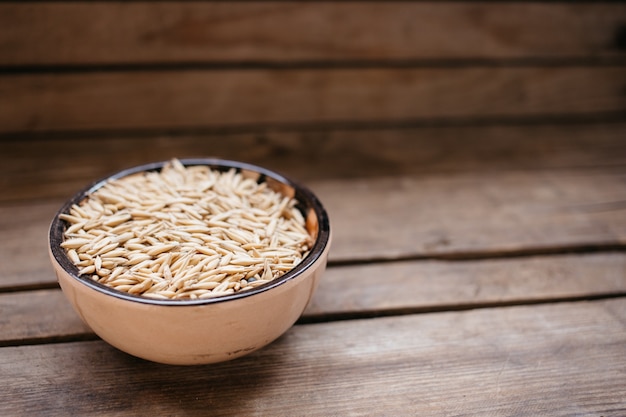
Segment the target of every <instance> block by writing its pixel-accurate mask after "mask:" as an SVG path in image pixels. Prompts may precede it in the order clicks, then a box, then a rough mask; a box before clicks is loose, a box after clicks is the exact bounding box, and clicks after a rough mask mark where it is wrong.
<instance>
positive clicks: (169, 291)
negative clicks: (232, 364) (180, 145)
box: [48, 159, 331, 365]
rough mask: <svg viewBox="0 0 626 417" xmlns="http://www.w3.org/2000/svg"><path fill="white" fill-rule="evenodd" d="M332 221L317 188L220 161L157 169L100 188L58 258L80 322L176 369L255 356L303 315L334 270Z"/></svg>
mask: <svg viewBox="0 0 626 417" xmlns="http://www.w3.org/2000/svg"><path fill="white" fill-rule="evenodd" d="M330 241H331V233H330V223H329V219H328V214H327V212H326V210H325V208H324V207H323V205H322V203H321V202H320V201H319V199H318V198H317V197H316V196H315V195H314V194H313V193H312V192H311V191H310V190H309V189H308V188H306V187H304V186H302V185H300V184H297V183H295V182H294V181H292V180H290V179H288V178H285V177H284V176H282V175H280V174H277V173H275V172H273V171H270V170H267V169H265V168H262V167H258V166H254V165H250V164H246V163H241V162H236V161H226V160H220V159H187V160H177V159H172V160H169V161H163V162H157V163H153V164H148V165H143V166H138V167H134V168H130V169H127V170H124V171H121V172H118V173H116V174H114V175H111V176H109V177H107V178H104V179H101V180H99V181H96V182H95V183H93V184H91V185H89V186H88V187H86V188H84V189H83V190H81V191H80V192H78V193H77V194H75V195H74V196H73V197H72V198H71V199H69V200H68V201H67V202H66V203H65V204H64V205H63V206H62V207H61V208H60V210H59V211H58V212H57V214H56V215H55V216H54V218H53V220H52V223H51V225H50V230H49V239H48V243H49V254H50V259H51V262H52V265H53V267H54V269H55V273H56V275H57V278H58V281H59V284H60V286H61V289H62V291H63V293H64V295H65V296H66V298H67V299H68V301H69V303H70V304H71V305H72V307H73V308H74V310H75V311H76V312H77V313H78V315H79V316H80V318H81V319H82V320H83V321H84V322H85V323H86V324H87V325H88V326H89V327H90V328H91V329H92V330H93V331H94V332H95V333H96V334H97V335H98V336H99V337H101V338H102V339H103V340H104V341H106V342H108V343H109V344H111V345H112V346H114V347H116V348H118V349H119V350H122V351H124V352H126V353H128V354H131V355H134V356H137V357H140V358H143V359H146V360H150V361H154V362H160V363H166V364H176V365H192V364H208V363H215V362H222V361H226V360H230V359H235V358H237V357H240V356H243V355H245V354H248V353H251V352H253V351H255V350H257V349H260V348H262V347H264V346H266V345H267V344H269V343H271V342H272V341H274V340H275V339H277V338H278V337H279V336H281V335H282V334H283V333H285V332H286V331H287V330H288V329H289V328H290V327H291V326H292V325H293V324H294V323H295V322H296V321H297V319H298V318H299V317H300V315H301V314H302V313H303V311H304V309H305V308H306V306H307V304H308V302H309V300H310V299H311V297H312V295H313V293H314V291H315V288H316V286H317V283H318V281H319V279H320V277H321V275H322V274H323V272H324V270H325V268H326V261H327V258H328V252H329V249H330Z"/></svg>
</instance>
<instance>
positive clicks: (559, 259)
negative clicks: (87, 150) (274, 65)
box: [0, 140, 626, 416]
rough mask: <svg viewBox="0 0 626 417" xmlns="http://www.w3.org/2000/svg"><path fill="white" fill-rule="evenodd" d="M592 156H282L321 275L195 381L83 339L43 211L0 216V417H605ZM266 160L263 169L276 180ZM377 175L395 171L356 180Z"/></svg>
mask: <svg viewBox="0 0 626 417" xmlns="http://www.w3.org/2000/svg"><path fill="white" fill-rule="evenodd" d="M284 143H285V142H282V145H283V146H284ZM541 143H543V144H545V142H541ZM595 143H596V144H598V145H601V146H591V145H589V144H584V145H577V144H576V143H572V142H569V141H562V142H559V141H554V142H553V143H552V145H554V147H553V149H552V151H550V152H546V153H543V154H542V156H541V157H540V158H535V156H534V155H535V146H537V145H539V143H538V142H534V141H532V140H529V141H526V142H522V143H519V142H515V143H512V144H509V145H508V146H504V145H501V146H500V148H499V149H497V152H496V154H497V155H498V158H497V159H498V160H499V161H500V164H501V165H502V166H501V167H500V168H498V167H495V166H493V164H486V162H488V160H489V158H490V156H489V154H490V152H492V151H493V150H494V148H492V147H485V149H483V152H482V154H481V152H479V150H480V148H476V147H474V146H469V145H466V146H465V148H464V151H466V152H463V153H462V154H458V155H456V157H455V158H456V159H455V160H454V161H452V160H451V159H449V158H450V156H449V155H442V156H440V157H437V158H435V159H432V158H431V155H432V154H433V152H434V151H437V150H441V149H438V148H437V146H434V145H431V146H430V147H428V146H427V145H426V144H422V145H423V146H421V147H415V146H413V145H414V142H408V143H405V144H404V145H402V144H401V143H396V144H394V145H393V146H388V147H387V148H386V149H383V148H384V147H382V145H383V143H382V142H380V141H379V142H376V141H370V142H365V143H362V144H361V147H360V148H359V149H360V153H359V155H360V156H359V155H356V154H353V156H352V157H353V158H356V159H353V160H352V161H351V162H352V163H353V164H357V165H356V166H357V167H360V168H361V169H359V168H356V171H353V170H350V171H349V172H348V171H347V170H346V169H345V168H344V165H342V164H341V163H340V162H341V161H342V160H343V159H344V158H345V157H346V154H341V153H337V152H332V153H327V154H325V155H326V157H327V158H328V159H326V160H325V161H324V162H321V163H320V164H321V165H318V163H316V162H308V160H307V159H306V158H307V156H309V157H310V156H311V153H310V151H311V149H310V146H309V145H306V144H301V143H299V142H297V141H294V142H292V143H291V145H292V150H293V152H291V153H290V158H294V159H297V160H299V161H302V164H301V165H300V171H299V174H300V175H301V177H305V178H307V181H306V182H307V184H308V185H310V186H311V187H312V188H313V189H314V190H315V192H317V193H318V194H319V196H320V198H321V199H322V201H323V202H324V203H325V204H326V205H327V207H328V210H329V212H330V215H331V222H332V227H333V228H334V232H335V240H334V244H333V248H332V251H331V255H330V266H329V268H328V270H327V272H326V274H325V276H324V278H323V280H322V282H321V284H320V286H319V289H318V291H317V293H316V295H315V297H314V299H313V301H312V302H311V304H310V306H309V307H308V309H307V310H306V312H305V314H304V315H303V317H302V318H301V320H300V321H299V322H298V323H297V324H296V325H295V326H294V327H293V328H292V329H291V330H289V331H288V332H287V334H285V335H284V336H283V337H281V338H280V339H279V340H277V341H276V342H274V343H272V344H271V345H269V346H268V347H266V348H264V349H262V350H260V351H258V352H256V353H253V354H250V355H249V356H246V357H244V358H241V359H238V360H234V361H232V362H226V363H221V364H216V365H209V366H194V367H174V366H166V365H159V364H155V363H151V362H146V361H143V360H140V359H136V358H133V357H131V356H129V355H127V354H124V353H122V352H120V351H118V350H116V349H114V348H112V347H110V346H109V345H108V344H106V343H105V342H103V341H101V340H98V339H97V337H95V336H94V335H93V334H92V333H91V332H90V330H89V329H88V328H86V327H85V326H84V325H83V324H82V323H81V322H80V321H79V319H78V318H77V316H76V315H75V314H74V312H73V311H72V310H71V309H70V307H69V304H68V303H67V301H66V300H65V299H64V298H63V295H62V293H61V291H60V290H59V289H58V288H57V285H56V282H55V278H54V276H53V273H52V271H51V267H50V266H49V265H48V260H47V254H46V246H45V245H46V238H45V235H46V228H47V225H48V223H49V221H50V219H51V216H52V215H53V213H54V211H55V210H56V209H57V208H58V206H59V205H60V203H61V200H60V199H50V200H43V201H39V200H34V201H30V202H27V203H23V202H6V203H4V204H3V205H2V206H1V207H0V230H2V237H3V239H2V243H1V245H2V246H1V247H2V250H1V251H0V259H1V264H2V269H3V271H2V293H1V294H0V311H1V315H0V330H1V331H0V335H1V339H0V346H1V347H0V375H2V381H3V389H2V390H1V391H0V398H1V399H2V401H0V415H7V416H12V415H29V416H31V415H59V414H63V415H111V414H114V415H149V414H154V415H272V416H274V415H285V416H287V415H289V416H292V415H307V416H310V415H319V416H328V415H563V416H572V415H593V416H596V415H598V416H599V415H602V416H623V415H624V414H625V413H626V359H625V358H626V255H625V254H624V242H625V240H626V214H625V213H626V212H625V211H624V208H625V207H626V205H625V203H624V202H625V201H626V186H625V185H626V168H625V166H626V165H625V164H624V163H623V162H625V161H624V156H625V155H626V143H625V142H624V141H623V140H606V141H604V142H603V143H600V142H595ZM334 144H335V145H338V144H339V145H341V144H343V145H346V146H347V145H356V143H352V144H350V143H347V141H338V142H337V141H335V142H334ZM326 145H329V146H330V145H332V143H330V142H327V143H326ZM388 145H389V144H388ZM458 145H459V146H460V147H462V146H463V145H462V144H461V143H459V144H458ZM557 145H559V146H557ZM265 146H266V150H268V152H266V153H265V154H266V155H270V156H266V157H265V158H264V161H265V165H266V166H270V167H272V168H274V167H275V166H279V165H281V161H282V160H283V158H284V152H283V153H281V152H278V151H277V150H278V149H280V147H279V146H274V145H269V146H268V145H265ZM262 147H263V145H259V149H260V148H262ZM457 149H458V148H457ZM472 149H478V150H475V151H474V152H471V150H472ZM231 150H232V154H231V155H230V156H236V154H237V152H238V151H237V147H236V146H234V147H233V148H232V149H231ZM381 152H386V155H385V156H381ZM503 153H506V154H507V155H509V156H507V157H506V158H505V159H506V160H501V159H500V155H501V154H503ZM271 155H274V156H271ZM45 156H47V155H45V154H43V155H42V156H41V158H44V157H45ZM313 156H314V157H315V158H314V159H318V158H317V157H319V156H323V153H322V151H318V154H317V155H315V154H314V155H313ZM492 159H493V158H492ZM384 161H387V162H390V161H394V162H395V164H396V165H395V166H396V167H397V169H399V170H401V171H402V172H403V174H402V175H393V176H385V175H382V174H379V173H374V174H372V175H368V172H367V170H366V169H365V165H360V164H368V163H372V162H374V163H376V164H378V163H383V162H384ZM255 162H258V161H255ZM452 162H454V167H451V166H448V164H451V163H452ZM119 163H120V164H123V163H124V162H123V158H122V161H119ZM78 165H83V164H80V163H79V164H78ZM294 165H295V164H294ZM438 165H446V166H445V167H440V168H437V166H438ZM333 167H334V168H333ZM318 168H323V169H322V170H321V171H320V170H316V169H318ZM68 169H69V168H68ZM42 171H45V168H42ZM292 171H293V173H298V172H296V171H298V170H296V169H294V170H292ZM353 172H356V173H358V175H355V176H352V175H350V174H351V173H353ZM48 174H49V175H53V174H54V173H52V172H49V173H48ZM57 175H61V173H57Z"/></svg>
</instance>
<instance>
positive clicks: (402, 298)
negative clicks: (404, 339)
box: [305, 253, 626, 320]
mask: <svg viewBox="0 0 626 417" xmlns="http://www.w3.org/2000/svg"><path fill="white" fill-rule="evenodd" d="M610 294H615V295H618V294H626V254H622V253H608V254H585V255H558V256H537V257H526V258H512V259H487V260H480V261H455V262H449V261H417V262H416V261H405V262H392V263H382V264H368V265H352V266H342V267H331V268H328V270H327V271H326V273H325V275H324V278H323V279H322V280H321V282H320V284H319V287H318V290H317V292H316V294H315V296H314V297H313V299H312V301H311V303H310V305H309V306H308V308H307V310H306V312H305V318H306V319H308V320H310V319H312V318H315V317H320V318H321V317H328V316H330V317H333V316H339V317H343V316H350V315H355V316H357V317H358V316H367V315H376V314H379V315H382V314H393V313H398V312H400V313H406V312H425V311H426V312H427V311H432V310H441V309H456V308H467V307H471V306H476V307H479V306H484V305H497V304H507V303H508V304H519V303H534V302H538V301H544V302H545V301H549V300H563V299H573V298H578V297H594V296H601V295H604V296H606V295H610Z"/></svg>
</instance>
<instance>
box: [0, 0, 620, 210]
mask: <svg viewBox="0 0 626 417" xmlns="http://www.w3.org/2000/svg"><path fill="white" fill-rule="evenodd" d="M624 137H626V5H624V4H620V3H618V2H567V1H563V2H558V1H556V2H555V1H545V2H541V1H536V2H515V1H502V2H491V1H489V2H479V1H458V2H453V1H415V2H409V1H402V2H385V1H363V2H317V1H305V2H267V1H254V2H240V1H231V2H221V1H188V2H176V1H155V2H136V1H130V2H115V1H96V2H88V1H67V2H63V1H60V2H47V1H46V2H38V1H26V2H0V152H1V154H2V157H1V161H2V165H1V166H0V173H1V174H2V175H1V176H0V201H5V202H10V201H15V200H21V199H33V198H51V197H54V198H56V197H66V196H69V195H70V194H71V193H73V192H74V191H76V189H77V188H79V187H82V186H83V185H84V184H85V182H86V181H88V180H92V179H95V178H97V177H100V176H102V175H105V174H108V173H110V172H111V171H113V170H117V169H120V168H124V167H126V166H127V165H128V163H129V161H131V160H132V161H133V162H135V163H137V164H139V163H143V162H147V161H154V160H161V159H167V158H170V157H172V156H177V157H181V158H182V157H188V156H209V155H214V156H222V157H227V158H228V157H232V158H238V159H243V160H246V161H249V162H252V163H255V162H257V163H258V162H262V163H263V164H264V165H266V166H268V167H269V168H274V169H279V170H281V171H283V172H286V173H288V174H291V175H295V176H296V177H298V178H300V179H302V180H309V179H312V178H320V177H324V176H327V175H342V176H356V175H368V174H369V173H371V172H374V173H378V174H380V173H389V174H403V173H406V172H407V171H410V172H411V173H412V174H419V172H420V170H430V171H431V172H432V171H433V170H455V169H459V167H461V168H463V169H483V168H484V166H489V165H493V164H496V165H497V164H498V160H499V158H500V157H501V156H502V155H503V154H507V153H510V152H513V151H512V149H513V148H514V149H515V152H516V153H517V154H519V156H517V158H523V159H524V161H523V162H522V163H521V166H523V165H524V163H526V164H529V165H533V164H538V163H541V158H542V157H541V154H542V152H543V151H551V152H552V153H553V154H554V153H555V152H557V153H558V149H559V147H560V146H564V144H565V143H579V144H580V149H584V150H585V152H587V151H588V152H591V153H593V152H598V153H599V155H601V157H602V158H604V163H606V162H607V160H606V158H609V160H610V158H611V155H612V150H611V149H607V147H614V144H615V143H616V141H619V138H624ZM306 139H309V140H308V141H305V140H306ZM310 139H315V141H312V140H310ZM364 139H367V145H364V143H365V142H364V141H363V140H364ZM513 144H515V145H513ZM408 146H410V147H411V149H412V150H411V154H410V156H405V154H404V152H405V150H406V149H407V147H408ZM469 149H471V151H472V153H473V154H472V156H471V157H467V156H466V153H467V151H468V150H469ZM620 150H621V151H623V147H622V148H620ZM120 153H124V154H125V155H126V158H125V159H124V162H123V164H124V165H123V166H120V165H121V164H122V162H119V160H118V158H116V156H118V155H120ZM356 154H359V155H361V156H362V157H365V158H369V159H371V162H372V163H371V172H370V171H369V170H364V169H363V168H359V169H360V171H356V172H355V171H354V170H353V168H355V167H354V166H352V165H351V164H350V159H351V158H352V157H353V156H354V155H356ZM128 155H133V156H132V158H130V159H129V158H128ZM450 156H452V158H449V157H450ZM303 160H306V163H307V164H308V165H307V167H306V169H305V168H303V167H302V164H303ZM589 160H593V157H591V159H589V155H586V157H585V161H589ZM551 161H558V158H556V159H551ZM609 162H610V161H609ZM556 163H557V164H558V162H556ZM568 163H569V164H572V163H574V164H575V161H568ZM312 164H314V165H315V166H317V167H318V168H319V169H311V166H312ZM361 166H362V165H359V167H361ZM61 168H62V169H61ZM7 178H11V181H8V180H7ZM42 179H45V180H43V181H42Z"/></svg>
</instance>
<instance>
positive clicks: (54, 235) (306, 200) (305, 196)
mask: <svg viewBox="0 0 626 417" xmlns="http://www.w3.org/2000/svg"><path fill="white" fill-rule="evenodd" d="M168 162H169V161H162V162H155V163H151V164H146V165H141V166H137V167H133V168H129V169H126V170H123V171H120V172H118V173H116V174H113V175H110V176H107V177H105V178H102V179H100V180H98V181H95V182H94V183H92V184H91V185H89V186H87V187H85V188H84V189H82V190H81V191H79V192H78V193H77V194H75V195H74V196H73V197H72V198H71V199H70V200H68V201H67V202H66V203H65V204H64V205H63V206H62V207H61V208H60V209H59V211H58V212H57V213H56V214H55V216H54V218H53V220H52V223H51V225H50V230H49V233H48V243H49V245H50V250H51V251H52V255H53V256H54V258H55V260H56V261H57V262H58V263H59V264H60V265H61V267H62V268H63V269H64V270H65V271H66V272H68V273H69V275H70V276H71V277H72V278H74V279H75V280H77V281H78V282H80V283H81V284H83V285H86V286H87V287H89V288H92V289H94V290H96V291H98V292H101V293H103V294H107V295H110V296H113V297H116V298H119V299H123V300H127V301H133V302H137V303H143V304H152V305H162V306H189V305H204V304H215V303H222V302H225V301H231V300H237V299H240V298H246V297H251V296H253V295H255V294H259V293H262V292H265V291H269V290H271V289H272V288H275V287H278V286H279V285H282V284H284V283H285V282H287V281H291V280H293V279H296V278H297V277H299V276H300V275H301V274H302V273H303V271H305V270H306V269H307V268H309V267H310V266H311V265H313V264H314V263H315V262H316V261H317V260H318V259H319V258H320V256H321V255H322V253H323V252H324V250H326V247H327V246H328V244H329V238H330V222H329V219H328V214H327V213H326V210H325V209H324V207H323V206H322V204H321V202H320V201H319V200H318V198H317V197H316V196H315V194H313V193H312V192H311V191H310V190H309V189H308V188H306V187H304V186H302V185H300V184H297V183H295V182H294V181H292V180H290V179H288V178H286V177H284V176H282V175H280V174H277V173H275V172H272V171H270V170H267V169H265V168H261V167H258V166H255V165H251V164H247V163H244V162H237V161H229V160H223V159H215V158H200V159H181V160H180V162H181V163H182V164H183V165H185V166H194V165H205V166H209V167H211V168H212V169H216V170H219V171H228V170H229V169H231V168H234V169H236V170H237V171H242V170H245V171H251V172H255V173H258V174H259V178H258V180H257V182H263V181H265V180H266V179H267V178H271V179H273V180H275V181H278V182H280V183H282V184H286V185H288V186H289V187H291V188H293V189H294V190H295V196H294V197H295V199H296V200H297V204H296V207H298V208H299V209H300V210H301V211H302V212H303V213H304V214H305V218H306V213H307V212H308V210H313V211H314V212H315V215H316V216H317V224H318V230H317V238H316V239H315V243H314V244H313V247H312V248H311V250H310V252H309V254H308V255H307V256H306V257H305V258H304V259H303V260H302V262H300V263H299V264H298V265H296V267H295V268H293V269H292V270H290V271H288V272H287V273H285V274H284V275H282V276H281V277H279V278H276V279H274V280H272V281H270V282H268V283H266V284H263V285H260V286H258V287H257V288H253V289H251V290H247V291H243V292H236V293H233V294H228V295H223V296H218V297H215V298H208V299H204V300H160V299H153V298H148V297H143V296H141V295H133V294H129V293H125V292H123V291H118V290H115V289H113V288H111V287H108V286H106V285H104V284H101V283H99V282H96V281H93V280H92V279H90V278H89V277H84V276H80V275H78V268H77V267H76V266H75V265H74V264H73V263H72V262H71V261H70V259H69V258H68V256H67V254H66V253H65V250H64V249H63V248H62V247H61V242H63V232H64V230H65V229H66V222H65V221H63V220H61V219H60V218H59V215H60V214H61V213H68V212H69V209H70V207H71V206H72V205H74V204H78V203H79V202H80V201H82V200H83V199H84V198H85V197H87V195H89V194H90V193H92V192H94V191H96V190H97V189H99V188H100V187H102V186H103V185H104V184H105V183H106V182H107V181H109V180H113V179H118V178H122V177H125V176H127V175H131V174H135V173H138V172H142V171H159V170H160V169H161V168H162V167H163V166H164V165H165V164H166V163H168Z"/></svg>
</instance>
